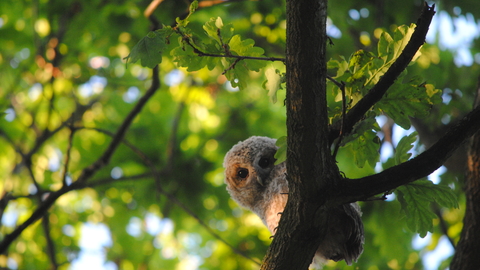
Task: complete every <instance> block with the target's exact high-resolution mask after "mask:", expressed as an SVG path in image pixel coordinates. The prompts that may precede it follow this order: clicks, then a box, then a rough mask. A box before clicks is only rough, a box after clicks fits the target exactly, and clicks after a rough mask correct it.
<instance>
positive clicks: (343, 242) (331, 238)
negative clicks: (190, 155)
mask: <svg viewBox="0 0 480 270" xmlns="http://www.w3.org/2000/svg"><path fill="white" fill-rule="evenodd" d="M277 149H278V147H277V146H276V145H275V140H274V139H271V138H267V137H260V136H253V137H250V138H248V139H247V140H245V141H243V142H239V143H238V144H236V145H234V146H233V147H232V149H231V150H230V151H228V153H227V154H226V155H225V160H224V163H223V166H224V167H225V183H226V184H227V191H228V192H229V193H230V196H231V197H232V198H233V199H234V200H235V201H236V202H237V203H238V204H239V205H241V206H243V207H245V208H247V209H249V210H251V211H252V212H254V213H255V214H257V215H258V216H259V217H260V218H261V219H262V221H263V223H264V224H265V225H266V226H267V227H268V229H269V230H270V232H271V233H272V235H274V234H275V231H276V228H277V227H278V223H279V221H280V217H281V213H282V212H283V209H284V208H285V205H286V203H287V199H288V182H287V177H286V165H285V162H282V163H280V164H278V165H275V158H274V155H275V152H276V151H277ZM360 214H361V212H360V208H359V206H358V205H357V204H355V203H352V204H345V205H340V206H337V207H333V208H330V209H328V214H327V216H328V229H327V234H326V236H325V239H324V240H323V242H322V243H321V244H320V246H319V248H318V250H317V252H316V254H315V261H316V262H320V263H323V262H324V261H325V260H326V259H330V260H334V261H339V260H345V261H346V263H347V264H349V265H350V264H351V263H352V261H356V260H357V258H358V257H359V256H360V254H361V253H362V251H363V242H364V236H363V224H362V221H361V219H360Z"/></svg>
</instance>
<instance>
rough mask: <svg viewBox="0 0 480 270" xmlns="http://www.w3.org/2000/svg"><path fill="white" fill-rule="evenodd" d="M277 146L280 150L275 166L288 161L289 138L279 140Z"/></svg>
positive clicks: (277, 153)
mask: <svg viewBox="0 0 480 270" xmlns="http://www.w3.org/2000/svg"><path fill="white" fill-rule="evenodd" d="M275 145H276V146H278V150H277V152H276V153H275V159H276V161H275V165H278V164H280V163H282V162H284V161H285V160H287V136H283V137H280V138H278V139H277V142H276V143H275Z"/></svg>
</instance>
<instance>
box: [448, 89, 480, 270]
mask: <svg viewBox="0 0 480 270" xmlns="http://www.w3.org/2000/svg"><path fill="white" fill-rule="evenodd" d="M474 106H475V107H476V108H478V107H480V81H479V84H478V86H477V97H476V100H475V105H474ZM468 148H469V149H468V157H467V171H466V177H465V196H466V209H465V217H464V218H463V230H462V233H461V235H460V241H459V242H458V245H457V247H456V252H455V255H454V256H453V260H452V263H451V265H450V269H452V270H460V269H480V256H478V252H479V250H480V241H479V239H480V132H477V133H476V134H475V135H474V136H473V137H472V138H471V139H470V142H469V145H468Z"/></svg>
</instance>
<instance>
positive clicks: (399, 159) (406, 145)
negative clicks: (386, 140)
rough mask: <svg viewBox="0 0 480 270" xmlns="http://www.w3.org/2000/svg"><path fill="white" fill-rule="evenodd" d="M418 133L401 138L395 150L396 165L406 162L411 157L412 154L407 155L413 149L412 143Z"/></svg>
mask: <svg viewBox="0 0 480 270" xmlns="http://www.w3.org/2000/svg"><path fill="white" fill-rule="evenodd" d="M417 135H418V133H417V132H416V131H415V132H412V134H410V135H408V136H405V137H403V138H402V139H401V140H400V141H399V142H398V145H397V148H396V149H395V164H396V165H398V164H400V163H403V162H405V161H407V160H408V159H409V158H410V157H411V156H412V153H408V151H410V149H412V148H413V143H414V142H415V141H416V140H417Z"/></svg>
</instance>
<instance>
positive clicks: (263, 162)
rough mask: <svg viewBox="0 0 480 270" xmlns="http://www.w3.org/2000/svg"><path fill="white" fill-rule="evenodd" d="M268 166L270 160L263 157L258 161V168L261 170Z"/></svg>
mask: <svg viewBox="0 0 480 270" xmlns="http://www.w3.org/2000/svg"><path fill="white" fill-rule="evenodd" d="M269 165H270V159H268V158H266V157H263V158H261V159H260V160H259V161H258V166H260V167H262V168H264V169H265V168H267V167H268V166H269Z"/></svg>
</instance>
